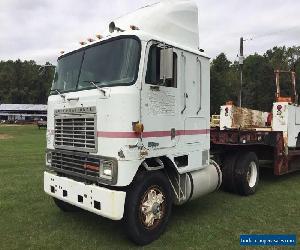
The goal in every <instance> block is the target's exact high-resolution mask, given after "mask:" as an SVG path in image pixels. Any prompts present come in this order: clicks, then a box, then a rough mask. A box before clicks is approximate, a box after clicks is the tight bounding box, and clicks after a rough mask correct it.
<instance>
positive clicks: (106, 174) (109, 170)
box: [100, 160, 114, 180]
mask: <svg viewBox="0 0 300 250" xmlns="http://www.w3.org/2000/svg"><path fill="white" fill-rule="evenodd" d="M101 163H102V164H101V167H100V177H101V178H104V179H109V180H111V179H112V177H113V174H114V173H113V172H114V162H113V161H110V160H104V161H102V162H101Z"/></svg>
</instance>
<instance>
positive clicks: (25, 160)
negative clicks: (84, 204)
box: [0, 126, 300, 249]
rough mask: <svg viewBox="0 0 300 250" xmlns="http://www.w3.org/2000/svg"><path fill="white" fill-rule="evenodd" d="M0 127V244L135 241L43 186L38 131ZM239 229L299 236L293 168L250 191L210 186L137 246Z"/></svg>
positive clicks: (189, 244)
mask: <svg viewBox="0 0 300 250" xmlns="http://www.w3.org/2000/svg"><path fill="white" fill-rule="evenodd" d="M1 134H7V135H10V136H12V137H13V138H10V139H4V140H3V139H2V140H1V139H0V249H136V248H137V247H136V246H135V245H134V244H132V243H131V242H130V241H128V240H127V239H126V237H125V236H124V234H123V232H122V228H121V224H120V223H118V222H113V221H110V220H107V219H104V218H101V217H98V216H96V215H94V214H91V213H88V212H85V211H81V212H76V213H63V212H61V211H60V210H59V209H58V208H57V207H56V206H55V205H54V203H53V202H52V199H51V198H50V197H49V196H48V195H46V194H45V193H44V191H43V169H44V152H45V130H38V129H37V128H36V127H33V126H18V127H3V126H0V135H1ZM243 233H244V234H248V233H249V234H251V233H259V234H260V233H267V234H268V233H276V234H282V233H289V234H290V233H296V234H297V238H298V241H299V240H300V173H294V174H290V175H286V176H282V177H275V176H273V175H272V173H271V171H269V170H266V171H264V172H263V173H262V178H261V182H260V186H259V190H258V192H257V194H255V195H254V196H250V197H240V196H237V195H234V194H229V193H225V192H222V191H218V192H215V193H213V194H211V195H208V196H205V197H203V198H201V199H199V200H196V201H193V202H191V203H188V204H186V205H184V206H181V207H175V208H174V209H173V215H172V218H171V221H170V224H169V226H168V228H167V231H166V232H165V234H163V235H162V236H161V237H160V239H158V240H157V241H155V242H153V243H152V244H151V245H149V246H147V247H144V249H161V248H163V249H169V248H170V249H171V248H173V249H239V248H240V246H239V235H240V234H243ZM298 247H299V243H298ZM264 249H265V248H264Z"/></svg>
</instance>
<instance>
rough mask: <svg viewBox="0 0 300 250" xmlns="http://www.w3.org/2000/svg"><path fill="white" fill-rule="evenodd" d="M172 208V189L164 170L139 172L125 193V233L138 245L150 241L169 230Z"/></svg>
mask: <svg viewBox="0 0 300 250" xmlns="http://www.w3.org/2000/svg"><path fill="white" fill-rule="evenodd" d="M171 209H172V193H171V188H170V184H169V181H168V179H167V178H166V176H165V175H164V174H163V172H161V171H150V172H148V171H143V172H141V173H138V175H137V176H136V178H135V180H134V182H133V183H132V184H131V186H130V188H129V190H128V192H127V195H126V203H125V211H124V226H125V232H126V233H127V235H128V237H129V238H130V239H131V240H132V241H133V242H135V243H136V244H138V245H146V244H149V243H150V242H152V241H154V240H156V239H157V238H158V237H159V236H160V235H161V234H162V233H163V232H164V230H165V229H166V226H167V224H168V221H169V218H170V215H171Z"/></svg>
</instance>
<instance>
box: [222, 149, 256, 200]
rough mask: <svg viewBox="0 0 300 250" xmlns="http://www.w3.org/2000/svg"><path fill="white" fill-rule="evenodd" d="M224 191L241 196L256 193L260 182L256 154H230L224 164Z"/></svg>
mask: <svg viewBox="0 0 300 250" xmlns="http://www.w3.org/2000/svg"><path fill="white" fill-rule="evenodd" d="M222 174H223V184H222V186H223V189H224V190H226V191H228V192H234V193H238V194H240V195H245V196H247V195H251V194H254V193H255V192H256V189H257V186H258V182H259V161H258V158H257V156H256V154H255V153H254V152H240V153H233V154H229V155H228V156H227V157H226V158H225V160H224V164H223V169H222Z"/></svg>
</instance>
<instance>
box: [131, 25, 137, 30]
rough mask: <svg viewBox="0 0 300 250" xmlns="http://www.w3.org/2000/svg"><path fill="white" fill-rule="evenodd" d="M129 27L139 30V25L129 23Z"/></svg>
mask: <svg viewBox="0 0 300 250" xmlns="http://www.w3.org/2000/svg"><path fill="white" fill-rule="evenodd" d="M130 29H132V30H139V27H137V26H135V25H130Z"/></svg>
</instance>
